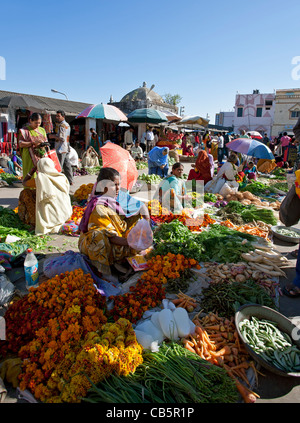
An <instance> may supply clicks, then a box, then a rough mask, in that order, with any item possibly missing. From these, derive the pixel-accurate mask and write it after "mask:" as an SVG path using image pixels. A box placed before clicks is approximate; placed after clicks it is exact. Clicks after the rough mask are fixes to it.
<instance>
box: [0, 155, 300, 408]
mask: <svg viewBox="0 0 300 423" xmlns="http://www.w3.org/2000/svg"><path fill="white" fill-rule="evenodd" d="M189 169H190V165H189V164H186V163H184V173H188V171H189ZM144 172H147V169H146V170H140V171H139V173H140V174H141V173H144ZM95 180H96V176H95V175H87V176H80V177H76V178H75V182H74V185H73V186H72V187H71V194H72V193H74V192H75V190H76V189H77V188H78V187H79V186H80V185H82V184H87V183H91V182H92V183H94V182H95ZM21 189H22V188H21V185H20V184H15V185H14V186H13V187H8V188H0V205H2V206H5V207H10V208H15V207H17V205H18V197H19V194H20V191H21ZM135 196H136V197H138V198H141V199H144V200H147V199H150V196H149V193H148V191H147V190H143V191H140V192H138V193H137V194H135ZM297 227H300V225H297ZM274 244H275V245H276V248H277V249H278V250H279V251H281V252H282V253H284V254H288V253H289V252H291V251H293V250H295V249H296V248H298V246H297V245H295V244H287V243H284V242H281V241H279V240H278V239H274ZM51 246H52V250H53V251H51V252H50V251H45V253H46V258H47V257H49V255H53V254H59V253H61V252H64V251H67V250H74V251H78V248H77V238H72V237H70V236H63V235H53V236H52V242H51ZM287 257H288V258H290V256H289V255H288V256H287ZM40 264H41V263H40ZM295 264H296V260H295V259H291V260H290V265H289V267H287V268H286V273H287V279H284V278H281V280H280V284H281V286H282V287H283V286H284V285H285V284H286V282H287V281H292V280H293V278H294V276H295ZM23 275H24V274H23V269H22V268H19V269H15V270H13V271H11V272H9V273H8V276H9V277H10V278H11V280H12V281H13V282H14V283H15V286H16V287H17V288H18V289H20V290H22V291H23V290H25V285H24V277H23ZM25 292H26V291H25ZM280 312H281V313H282V314H284V315H285V316H287V317H289V318H292V317H295V316H300V298H295V299H291V298H288V297H286V296H282V297H280ZM261 371H262V372H263V374H264V375H265V376H260V377H259V384H258V387H256V388H255V392H257V393H258V394H259V395H260V399H258V401H257V402H258V403H300V379H299V378H289V377H281V376H278V375H275V374H273V373H270V372H268V371H266V370H264V369H261ZM6 402H12V403H13V402H22V401H21V400H17V399H16V395H15V391H14V390H12V389H9V395H8V396H7V399H6Z"/></svg>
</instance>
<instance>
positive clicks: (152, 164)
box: [148, 147, 169, 178]
mask: <svg viewBox="0 0 300 423" xmlns="http://www.w3.org/2000/svg"><path fill="white" fill-rule="evenodd" d="M168 155H169V148H168V147H154V148H152V150H151V151H150V152H149V153H148V174H149V175H153V174H155V175H158V176H160V177H161V178H164V177H165V176H167V174H168V170H169V166H168Z"/></svg>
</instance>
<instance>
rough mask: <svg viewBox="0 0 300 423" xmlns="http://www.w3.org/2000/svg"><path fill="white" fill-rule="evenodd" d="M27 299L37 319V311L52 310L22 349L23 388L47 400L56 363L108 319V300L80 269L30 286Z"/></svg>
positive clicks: (21, 376)
mask: <svg viewBox="0 0 300 423" xmlns="http://www.w3.org/2000/svg"><path fill="white" fill-rule="evenodd" d="M25 298H26V301H27V302H28V303H29V304H30V306H31V307H30V311H28V313H29V314H30V315H32V316H34V318H35V319H36V320H39V319H41V318H42V317H43V316H39V314H36V313H35V311H36V310H41V311H42V310H45V311H46V312H47V311H48V310H49V312H50V313H49V319H47V320H46V321H45V323H44V325H43V326H42V327H39V328H38V329H37V330H36V331H35V332H34V335H33V338H32V337H31V339H30V340H29V341H27V343H26V344H23V346H22V347H21V348H20V350H19V356H20V357H21V358H22V359H23V369H22V373H21V375H20V389H22V390H24V389H29V390H30V391H31V392H32V393H33V395H34V396H35V397H36V398H37V399H41V400H42V401H44V400H45V399H47V398H49V397H50V398H51V397H52V396H53V392H52V390H51V387H49V386H48V380H49V378H50V376H51V375H52V373H53V372H54V371H55V369H56V368H57V366H58V365H60V363H61V362H62V361H64V360H65V359H66V357H68V358H69V359H70V357H73V354H76V352H78V351H79V350H80V348H81V344H82V343H83V341H84V338H85V336H86V335H87V334H88V333H89V332H93V331H96V330H98V329H100V328H101V327H102V325H104V324H105V323H106V322H107V318H106V316H105V315H104V313H103V309H104V308H105V305H106V299H105V297H102V296H101V295H100V294H99V292H98V291H97V290H96V288H95V286H94V281H93V279H92V277H91V275H89V274H84V273H83V271H82V270H81V269H78V270H74V271H72V272H66V273H64V274H61V275H60V276H55V277H54V278H52V279H49V280H48V281H45V282H43V283H42V284H41V285H40V286H39V287H38V288H32V289H30V292H29V294H28V295H27V296H26V297H25ZM19 301H20V302H22V299H21V300H19ZM17 306H18V302H17V303H15V304H14V316H15V317H16V316H17ZM8 312H9V309H8ZM22 312H23V310H22ZM19 326H22V320H19ZM15 330H17V328H16V329H15ZM13 331H14V329H13V327H12V328H11V330H10V332H9V333H8V338H9V339H11V338H13V336H14V333H13ZM25 339H26V338H25ZM21 342H22V339H21ZM73 359H75V356H74V357H73Z"/></svg>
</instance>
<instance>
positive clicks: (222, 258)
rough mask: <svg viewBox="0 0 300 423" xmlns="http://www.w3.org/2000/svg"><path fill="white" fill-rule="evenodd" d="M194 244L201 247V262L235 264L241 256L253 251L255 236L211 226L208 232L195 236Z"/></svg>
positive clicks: (219, 226)
mask: <svg viewBox="0 0 300 423" xmlns="http://www.w3.org/2000/svg"><path fill="white" fill-rule="evenodd" d="M195 238H196V243H198V244H199V245H201V246H202V247H203V252H202V254H201V259H202V261H215V262H218V263H237V262H239V261H240V260H241V254H242V253H244V252H248V251H251V250H253V245H252V242H256V241H257V239H256V237H255V236H253V235H250V234H247V233H243V232H238V231H235V230H233V229H230V228H227V227H226V226H221V225H212V226H211V227H210V228H209V230H207V231H203V232H201V233H200V234H196V235H195Z"/></svg>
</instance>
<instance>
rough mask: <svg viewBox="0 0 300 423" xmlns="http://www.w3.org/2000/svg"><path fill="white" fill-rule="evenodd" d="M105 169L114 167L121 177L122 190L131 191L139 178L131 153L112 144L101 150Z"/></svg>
mask: <svg viewBox="0 0 300 423" xmlns="http://www.w3.org/2000/svg"><path fill="white" fill-rule="evenodd" d="M100 151H101V155H102V162H103V167H112V168H113V169H115V170H117V171H118V172H119V173H120V175H121V188H125V189H127V190H128V191H130V190H131V188H132V187H133V185H134V184H135V183H136V181H137V178H138V175H139V174H138V171H137V168H136V165H135V161H134V159H133V157H132V156H131V154H130V153H129V151H127V150H125V149H124V148H122V147H120V146H119V145H117V144H114V143H112V142H110V141H109V142H107V143H106V144H105V145H104V146H103V147H101V148H100Z"/></svg>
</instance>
